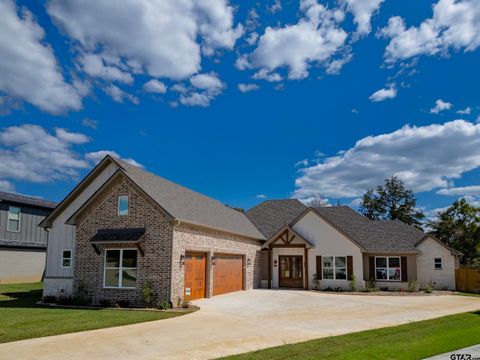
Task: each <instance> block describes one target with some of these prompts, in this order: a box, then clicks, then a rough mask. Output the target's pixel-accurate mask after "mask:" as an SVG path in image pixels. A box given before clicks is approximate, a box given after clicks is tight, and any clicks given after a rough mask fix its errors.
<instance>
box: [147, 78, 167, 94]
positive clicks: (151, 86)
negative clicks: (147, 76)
mask: <svg viewBox="0 0 480 360" xmlns="http://www.w3.org/2000/svg"><path fill="white" fill-rule="evenodd" d="M143 90H145V91H146V92H149V93H157V94H165V93H166V92H167V86H166V85H165V84H164V83H163V82H161V81H159V80H157V79H152V80H149V81H147V82H146V83H145V84H143Z"/></svg>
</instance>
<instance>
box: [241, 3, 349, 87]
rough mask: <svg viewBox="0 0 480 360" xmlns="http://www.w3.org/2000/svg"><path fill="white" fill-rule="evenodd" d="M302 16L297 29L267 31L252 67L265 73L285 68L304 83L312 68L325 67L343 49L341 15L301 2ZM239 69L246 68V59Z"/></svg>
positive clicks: (339, 12)
mask: <svg viewBox="0 0 480 360" xmlns="http://www.w3.org/2000/svg"><path fill="white" fill-rule="evenodd" d="M300 13H301V18H300V20H299V21H298V23H296V24H294V25H286V26H284V27H270V26H269V27H267V28H266V29H265V32H264V34H263V35H262V36H261V37H260V39H259V40H258V46H257V48H256V49H255V50H254V52H253V53H252V54H250V56H249V59H248V66H249V67H252V68H259V69H261V70H264V71H266V73H270V72H272V71H274V70H276V69H278V68H282V67H286V68H288V77H289V78H290V79H303V78H305V77H307V76H308V71H309V68H310V66H311V65H312V64H314V65H316V66H318V65H322V64H325V63H326V62H327V61H328V60H330V59H331V57H332V56H333V55H335V54H336V53H337V52H338V50H339V49H340V48H341V47H342V46H343V45H344V43H345V40H346V38H347V33H346V32H345V31H344V30H343V29H341V28H340V27H339V26H338V22H340V21H342V20H343V12H342V11H340V10H338V9H337V10H329V9H327V8H326V7H325V6H323V5H321V4H319V3H318V2H317V1H315V0H301V1H300ZM239 65H242V67H244V68H245V67H247V64H245V59H244V58H243V59H242V63H241V64H237V67H239Z"/></svg>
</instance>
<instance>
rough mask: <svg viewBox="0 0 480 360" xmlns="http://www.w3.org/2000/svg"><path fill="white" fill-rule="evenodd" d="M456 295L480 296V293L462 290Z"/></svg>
mask: <svg viewBox="0 0 480 360" xmlns="http://www.w3.org/2000/svg"><path fill="white" fill-rule="evenodd" d="M455 295H461V296H475V297H480V294H476V293H466V292H462V291H457V292H456V293H455Z"/></svg>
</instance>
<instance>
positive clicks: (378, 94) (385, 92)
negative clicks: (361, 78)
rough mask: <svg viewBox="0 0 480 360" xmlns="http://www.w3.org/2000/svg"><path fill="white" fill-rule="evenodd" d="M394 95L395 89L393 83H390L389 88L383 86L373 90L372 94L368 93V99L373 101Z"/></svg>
mask: <svg viewBox="0 0 480 360" xmlns="http://www.w3.org/2000/svg"><path fill="white" fill-rule="evenodd" d="M396 96H397V89H396V88H395V86H394V85H392V86H390V87H389V88H383V89H380V90H377V91H375V92H374V93H373V94H372V95H370V97H369V99H370V100H371V101H373V102H380V101H384V100H387V99H394V98H395V97H396Z"/></svg>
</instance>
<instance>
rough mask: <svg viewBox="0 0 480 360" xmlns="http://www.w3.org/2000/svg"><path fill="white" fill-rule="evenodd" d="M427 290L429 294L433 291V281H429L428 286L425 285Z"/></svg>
mask: <svg viewBox="0 0 480 360" xmlns="http://www.w3.org/2000/svg"><path fill="white" fill-rule="evenodd" d="M425 292H426V293H427V294H431V293H432V292H433V285H432V283H431V282H429V283H428V284H427V285H426V286H425Z"/></svg>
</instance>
